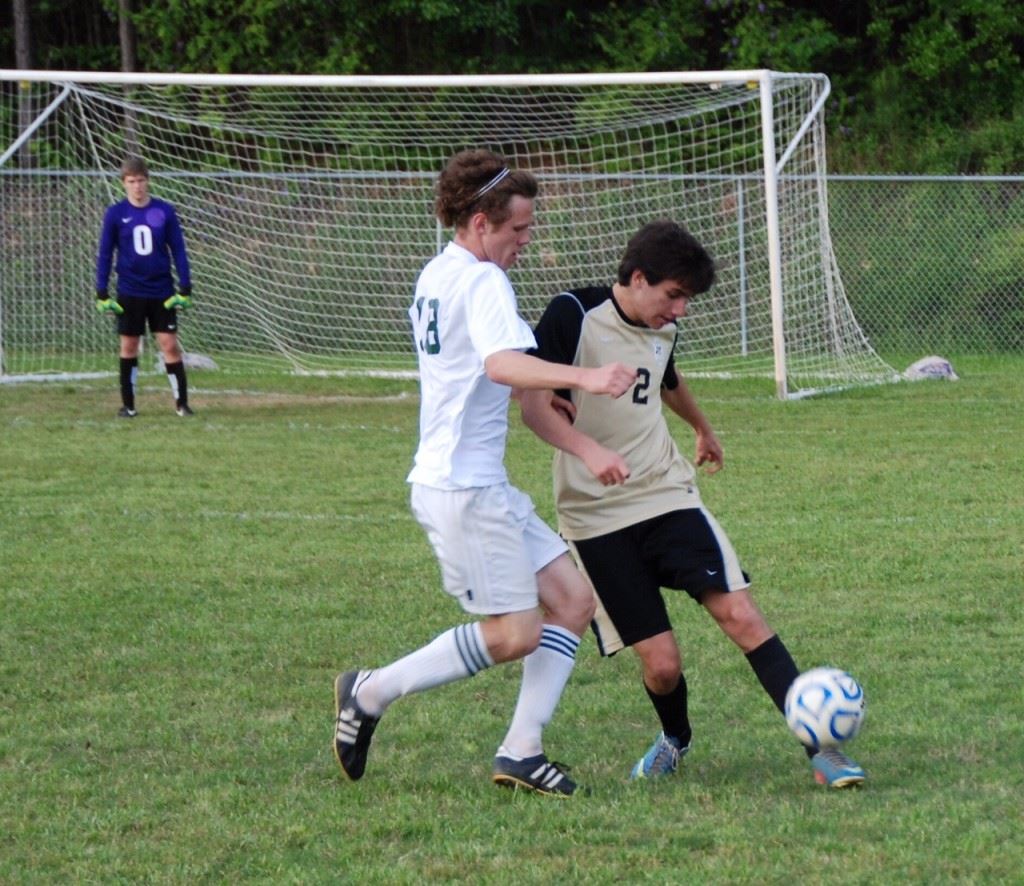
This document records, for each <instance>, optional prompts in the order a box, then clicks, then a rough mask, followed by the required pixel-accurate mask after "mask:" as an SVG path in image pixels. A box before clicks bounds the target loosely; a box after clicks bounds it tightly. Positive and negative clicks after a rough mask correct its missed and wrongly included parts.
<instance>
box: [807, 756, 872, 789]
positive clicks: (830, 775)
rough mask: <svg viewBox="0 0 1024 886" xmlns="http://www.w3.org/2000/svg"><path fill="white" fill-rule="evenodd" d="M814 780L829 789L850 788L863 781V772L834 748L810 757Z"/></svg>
mask: <svg viewBox="0 0 1024 886" xmlns="http://www.w3.org/2000/svg"><path fill="white" fill-rule="evenodd" d="M811 766H813V767H814V780H815V781H816V782H818V784H823V785H827V786H828V787H830V788H852V787H856V786H858V785H859V784H861V783H862V782H863V781H864V770H863V769H861V768H860V766H858V765H857V764H856V763H854V762H853V760H851V759H850V758H849V757H847V756H846V754H844V753H843V752H842V751H840V750H838V749H836V748H822V749H821V750H820V751H818V753H816V754H815V755H814V756H813V757H811Z"/></svg>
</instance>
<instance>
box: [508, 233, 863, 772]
mask: <svg viewBox="0 0 1024 886" xmlns="http://www.w3.org/2000/svg"><path fill="white" fill-rule="evenodd" d="M714 275H715V270H714V264H713V262H712V259H711V257H710V256H709V255H708V253H707V251H706V250H705V249H704V248H703V247H702V246H701V245H700V243H698V242H697V240H696V239H695V238H694V237H693V236H692V235H690V234H689V233H688V232H687V231H686V230H685V229H684V228H682V227H681V226H680V225H677V224H675V223H674V222H671V221H658V222H652V223H651V224H648V225H645V226H644V227H643V228H641V229H640V231H639V232H638V233H637V234H636V235H634V237H633V238H632V239H631V240H630V241H629V244H628V245H627V247H626V252H625V255H624V256H623V259H622V261H621V263H620V265H619V268H618V275H617V279H616V281H615V283H614V284H613V285H611V286H589V287H584V288H579V289H575V290H573V291H571V292H563V293H562V294H560V295H558V296H556V297H555V298H554V299H552V301H551V302H550V304H549V305H548V307H547V310H546V311H545V312H544V314H543V316H542V317H541V318H540V321H539V323H538V324H537V328H536V330H535V331H534V335H535V337H536V339H537V344H538V348H537V350H536V351H535V352H533V353H535V354H536V356H538V357H541V358H542V359H544V360H550V361H552V362H555V363H566V364H568V365H570V366H573V365H575V366H588V365H598V364H600V363H605V362H608V361H612V360H618V361H622V362H623V363H627V364H629V365H631V366H637V367H638V368H637V380H636V384H635V385H634V386H633V390H632V392H631V393H627V394H626V395H625V396H623V397H620V398H618V399H611V398H609V397H593V396H591V395H590V394H588V393H586V392H585V391H578V390H577V391H571V392H570V391H568V390H566V391H558V392H557V393H558V394H560V395H561V397H562V398H564V399H563V400H559V399H557V398H555V397H554V396H553V393H552V391H541V390H529V391H523V392H522V394H521V398H520V403H521V407H522V412H523V419H524V421H525V422H526V424H527V425H528V426H529V427H530V428H531V429H532V430H533V431H534V432H535V433H536V434H537V435H538V436H539V437H541V438H542V439H543V440H545V441H547V442H548V443H550V444H552V445H553V446H555V447H556V448H557V449H558V450H560V451H558V452H557V453H556V454H555V465H554V481H555V499H556V504H557V508H558V522H559V527H558V528H559V531H560V532H561V534H562V536H563V538H565V539H566V540H567V541H569V544H570V545H571V546H572V547H573V548H574V551H575V553H576V557H577V560H578V561H579V562H580V564H581V565H582V566H583V568H584V569H585V571H586V572H587V574H588V576H589V577H590V579H591V581H592V582H593V585H594V589H595V591H596V592H597V597H598V606H597V614H596V615H595V617H594V621H593V629H594V633H595V634H596V635H597V642H598V646H599V647H600V650H601V654H602V655H614V654H615V653H616V652H618V651H619V650H621V649H623V648H624V647H626V646H632V647H633V649H634V650H635V651H636V653H637V655H638V656H639V658H640V663H641V669H642V673H643V684H644V689H645V690H646V694H647V696H648V697H649V698H650V700H651V704H652V705H653V706H654V710H655V712H656V714H657V717H658V720H659V721H660V725H661V731H660V732H659V734H658V736H657V737H656V738H655V740H654V743H653V744H652V745H651V747H650V748H649V749H648V750H647V752H646V753H645V754H644V755H643V756H642V757H641V758H640V759H639V760H638V761H637V762H636V764H635V765H634V766H633V769H632V773H631V775H632V777H633V778H654V777H659V776H665V775H670V774H671V773H673V772H675V771H676V768H677V767H678V764H679V759H680V757H682V756H683V755H684V754H685V753H686V752H687V751H688V750H689V749H690V739H691V735H692V730H691V727H690V720H689V714H688V712H687V684H686V678H685V677H684V676H683V671H682V657H681V655H680V652H679V646H678V644H677V642H676V639H675V635H674V633H673V631H672V624H671V623H670V621H669V615H668V611H667V609H666V606H665V600H664V598H663V596H662V592H661V588H663V587H666V588H673V589H678V590H683V591H686V592H687V593H688V594H689V595H690V597H692V598H693V600H695V601H696V602H697V603H700V604H701V605H703V607H704V609H706V610H707V611H708V613H709V614H710V615H711V616H712V618H714V620H715V622H716V623H717V624H718V625H719V627H720V628H721V629H722V631H723V632H724V633H725V634H726V636H728V637H729V639H730V640H732V641H733V643H735V644H736V645H737V646H738V647H739V648H740V650H741V651H742V652H743V653H744V654H745V656H746V659H747V662H748V664H749V665H750V667H751V669H752V670H753V671H754V673H755V675H756V676H757V678H758V680H759V682H760V683H761V685H762V686H763V687H764V690H765V692H766V693H767V694H768V696H769V697H770V698H771V700H772V701H773V702H774V704H775V706H776V707H777V708H778V709H779V710H780V711H781V710H782V709H783V705H784V702H785V698H786V690H787V689H788V688H789V685H790V684H791V683H792V682H793V680H794V679H795V678H796V676H797V667H796V665H795V664H794V662H793V659H792V657H791V656H790V653H789V651H788V649H787V648H786V646H785V644H784V643H783V642H782V640H781V639H780V638H779V636H778V634H776V633H775V632H774V631H773V630H772V629H771V628H770V627H769V625H768V623H767V622H766V620H765V617H764V616H763V615H762V614H761V611H760V609H759V608H758V606H757V604H756V603H755V602H754V599H753V597H752V595H751V593H750V590H749V588H750V580H749V578H748V577H747V575H746V573H745V572H744V571H743V570H742V568H741V567H740V563H739V560H738V559H737V557H736V554H735V552H734V551H733V548H732V545H731V544H730V543H729V539H728V538H727V537H726V535H725V533H724V532H723V531H722V528H721V527H720V526H719V525H718V523H717V522H716V521H715V519H714V517H712V515H711V514H710V513H709V512H708V511H707V509H706V508H705V507H704V506H703V504H702V502H701V498H700V493H699V491H698V489H697V482H696V472H695V469H694V465H693V464H692V463H691V462H690V461H689V460H688V459H686V458H684V457H683V456H682V455H681V454H680V452H679V450H678V449H677V448H676V444H675V441H674V440H673V438H672V434H671V432H670V430H669V427H668V424H667V423H666V421H665V416H664V414H663V409H662V407H663V406H666V407H668V410H670V411H671V412H673V413H675V414H676V415H677V416H678V417H679V418H681V419H682V420H683V421H684V422H686V424H688V425H689V426H690V427H691V428H692V429H693V431H694V433H695V435H696V455H695V458H694V462H695V463H696V464H697V465H701V464H707V465H708V468H709V470H710V471H711V472H714V471H716V470H718V469H719V468H720V467H721V466H722V447H721V445H720V443H719V442H718V438H717V437H716V436H715V432H714V430H713V429H712V427H711V424H710V423H709V422H708V420H707V418H706V417H705V416H704V413H703V412H702V411H701V409H700V407H699V406H698V405H697V402H696V400H695V399H694V397H693V395H692V394H691V393H690V391H689V388H688V387H687V385H686V382H685V381H684V379H683V378H682V376H681V375H680V374H679V372H678V371H677V370H676V367H675V363H674V360H673V352H674V350H675V345H676V340H677V337H678V335H679V330H678V329H677V326H676V322H677V321H678V320H680V319H681V318H682V317H684V316H685V315H686V311H687V308H688V306H689V303H690V300H691V299H692V298H694V297H695V296H696V295H698V294H699V293H701V292H705V291H707V290H708V289H709V288H710V287H711V284H712V282H713V281H714ZM570 398H571V403H572V406H571V407H569V406H568V404H566V403H565V400H569V399H570ZM573 413H574V414H575V419H574V420H572V421H570V419H569V417H568V416H569V415H570V414H573ZM610 452H611V453H619V454H621V456H622V457H623V458H624V459H625V461H626V464H627V465H628V468H629V474H628V476H627V477H626V479H625V481H624V482H620V478H619V477H618V476H616V475H615V474H613V473H610V472H609V471H608V468H607V466H606V465H607V464H608V463H609V460H608V453H610ZM807 754H808V757H809V758H810V761H811V767H812V769H813V772H814V775H815V778H816V780H817V781H818V782H819V783H821V784H825V785H828V786H830V787H833V788H843V787H850V786H853V785H857V784H859V783H860V782H862V781H863V780H864V772H863V770H862V769H861V768H860V766H858V765H857V764H856V763H854V762H853V760H851V759H850V758H849V757H847V756H846V755H845V754H843V753H841V752H840V751H839V750H837V749H834V748H833V749H825V750H822V751H819V752H817V753H815V751H814V749H813V748H808V749H807Z"/></svg>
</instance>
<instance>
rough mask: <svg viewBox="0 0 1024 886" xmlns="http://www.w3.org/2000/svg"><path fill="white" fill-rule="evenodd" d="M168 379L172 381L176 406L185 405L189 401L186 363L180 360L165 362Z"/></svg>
mask: <svg viewBox="0 0 1024 886" xmlns="http://www.w3.org/2000/svg"><path fill="white" fill-rule="evenodd" d="M164 369H166V370H167V380H168V381H169V382H170V383H171V390H172V391H173V392H174V404H175V406H184V405H186V404H187V403H188V383H187V382H186V381H185V363H184V362H183V361H182V360H179V361H178V362H177V363H165V364H164Z"/></svg>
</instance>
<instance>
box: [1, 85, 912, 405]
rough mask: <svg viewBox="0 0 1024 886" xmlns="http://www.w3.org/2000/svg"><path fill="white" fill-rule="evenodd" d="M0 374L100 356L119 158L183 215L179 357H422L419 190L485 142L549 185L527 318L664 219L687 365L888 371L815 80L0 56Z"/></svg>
mask: <svg viewBox="0 0 1024 886" xmlns="http://www.w3.org/2000/svg"><path fill="white" fill-rule="evenodd" d="M0 87H2V99H0V302H2V303H0V374H2V375H4V376H7V377H11V376H33V375H35V376H44V375H47V374H56V373H88V372H97V371H106V370H110V369H111V365H110V364H111V359H112V358H111V354H112V353H113V342H112V337H113V332H112V329H111V326H110V324H111V320H110V318H109V317H105V316H99V315H97V314H96V312H95V311H94V308H93V297H92V296H93V274H94V263H95V252H96V245H97V240H98V236H99V226H100V220H101V218H102V213H103V210H104V208H105V207H106V205H108V204H109V203H111V202H113V201H114V200H116V199H120V197H121V196H123V192H122V191H121V186H120V181H119V178H118V167H119V165H120V162H121V160H122V159H123V158H124V156H125V155H127V154H139V155H141V156H143V157H144V158H145V159H146V160H147V161H148V163H149V165H150V169H151V175H152V183H151V189H152V192H153V193H154V194H155V195H157V196H160V197H163V198H165V199H168V200H170V201H171V202H172V203H174V204H175V205H176V206H177V209H178V213H179V216H180V218H181V220H182V225H183V228H184V230H185V237H186V241H187V244H188V247H189V253H190V258H191V262H192V275H193V281H194V289H195V303H196V307H195V308H194V309H193V310H192V312H191V313H190V314H188V315H187V316H186V318H185V320H184V322H183V324H182V336H181V337H182V343H183V345H184V347H185V348H186V350H187V351H192V352H198V353H203V354H209V355H210V356H212V357H213V358H214V360H215V361H216V362H217V364H218V365H219V366H220V367H221V368H223V369H225V370H228V371H230V370H231V369H234V368H239V369H245V370H246V371H253V370H257V369H266V370H268V371H282V370H283V371H290V372H304V373H315V372H346V371H349V372H367V373H370V372H406V371H408V372H411V371H413V370H414V367H415V361H414V355H413V348H412V344H411V338H410V332H409V328H408V321H407V316H406V311H407V308H408V305H409V302H410V300H411V296H412V291H413V285H414V282H415V279H416V276H417V274H418V272H419V270H420V268H421V267H422V265H423V264H424V263H425V262H426V260H427V259H428V258H429V257H430V256H431V255H432V254H433V253H435V252H436V251H437V250H439V249H440V248H442V247H443V245H444V242H445V240H446V238H447V236H448V232H446V231H444V230H441V229H440V228H439V226H438V224H437V222H436V220H435V219H434V215H433V187H434V183H435V181H436V178H437V175H438V173H439V172H440V170H441V168H442V166H443V164H444V163H445V161H446V160H447V159H448V157H449V156H450V155H451V154H453V153H454V152H455V151H457V150H460V149H462V148H465V147H488V148H491V149H493V150H496V151H498V152H500V153H501V154H503V155H505V156H506V157H507V158H508V159H509V161H510V163H511V164H513V165H515V166H518V167H522V168H525V169H529V170H530V171H531V172H533V173H534V174H535V175H536V176H537V177H538V179H539V180H540V184H541V192H540V195H539V199H538V204H537V216H538V226H537V230H536V234H535V236H534V241H533V243H532V244H531V247H530V248H529V249H528V250H527V251H526V252H525V254H524V257H523V258H522V259H521V260H520V262H519V264H517V265H516V266H515V268H513V269H512V272H511V276H512V278H513V283H514V285H515V287H516V291H517V293H518V294H519V298H520V308H521V310H522V312H523V313H524V315H525V316H526V317H527V318H528V319H529V320H531V321H533V320H535V319H536V318H537V317H538V316H539V315H540V312H541V310H542V309H543V307H544V305H545V304H546V303H547V301H548V299H550V298H551V297H552V296H553V295H555V294H556V293H558V292H559V291H561V290H562V289H564V288H566V287H569V286H575V285H580V284H588V283H596V282H610V281H611V279H612V278H613V277H614V274H615V270H616V267H617V264H618V260H619V257H620V255H621V253H622V250H623V248H624V245H625V243H626V240H627V239H628V238H629V236H630V235H631V234H632V233H633V232H634V231H635V230H637V229H638V228H639V227H640V226H641V225H642V224H644V223H645V222H647V221H650V220H651V219H654V218H659V217H670V218H672V219H675V220H677V221H679V222H682V223H683V224H685V225H686V226H687V227H689V228H690V229H691V230H692V231H693V232H694V233H695V234H696V235H697V236H698V237H699V238H700V239H701V240H702V241H703V242H704V243H705V245H707V247H708V248H709V250H710V251H711V252H712V254H713V255H714V257H715V260H716V263H717V266H718V281H717V283H716V285H715V287H714V288H713V289H712V290H711V292H709V293H707V294H706V295H703V296H701V297H700V298H699V299H696V300H695V301H694V303H693V305H692V307H691V315H690V317H689V318H688V319H687V320H686V321H685V324H684V327H683V329H684V332H683V335H682V336H681V345H680V353H679V355H678V360H679V363H680V365H681V367H682V368H683V371H684V372H686V373H687V374H691V375H698V374H706V373H714V374H727V375H731V376H763V377H765V378H768V379H774V383H775V388H776V391H777V393H778V395H779V396H780V397H794V396H803V395H806V394H807V393H812V392H816V391H820V390H823V389H829V388H834V387H845V386H849V385H857V384H866V383H873V382H878V381H882V380H889V379H892V378H894V377H895V376H896V373H895V370H893V369H892V368H891V367H890V366H888V365H886V363H885V362H884V361H883V360H881V359H880V358H879V357H878V355H877V354H876V353H875V351H874V350H873V348H872V347H871V345H870V343H869V342H868V341H867V340H866V338H865V336H864V334H863V332H862V330H861V328H860V326H859V325H858V323H857V320H856V318H855V317H854V315H853V312H852V311H851V309H850V305H849V303H848V301H847V299H846V296H845V293H844V291H843V286H842V282H841V279H840V276H839V272H838V269H837V266H836V261H835V257H834V256H833V253H832V247H831V240H830V236H829V220H828V200H827V193H826V182H825V141H824V136H825V130H824V122H823V109H824V104H825V99H826V97H827V96H828V94H829V82H828V78H827V77H826V76H824V75H822V74H790V73H778V72H772V71H764V70H756V71H728V72H726V71H721V72H701V73H662V74H607V75H602V74H594V75H587V74H579V75H560V76H555V75H551V76H532V75H517V76H476V77H470V76H436V77H435V76H426V77H425V76H419V77H397V76H396V77H390V76H389V77H373V76H346V77H306V76H234V75H184V74H182V75H175V74H161V75H157V74H120V75H119V74H99V73H80V72H57V71H48V72H43V71H0Z"/></svg>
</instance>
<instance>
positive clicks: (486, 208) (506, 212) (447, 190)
mask: <svg viewBox="0 0 1024 886" xmlns="http://www.w3.org/2000/svg"><path fill="white" fill-rule="evenodd" d="M505 170H508V171H507V172H506V173H505V175H504V176H503V177H501V178H500V179H499V180H498V181H495V178H497V177H499V176H501V174H502V172H503V171H505ZM516 195H518V196H521V197H527V198H528V199H530V200H532V199H533V198H534V197H536V196H537V180H536V179H535V178H534V177H533V176H532V175H531V174H530V173H528V172H524V171H522V170H519V169H509V168H508V164H507V163H506V162H505V160H504V159H503V158H502V157H500V156H499V155H498V154H495V153H494V152H493V151H488V150H483V149H472V150H467V151H460V152H459V153H458V154H456V155H455V156H454V157H452V158H451V160H449V161H448V163H447V165H446V166H445V168H444V171H443V172H442V173H441V177H440V178H439V179H438V182H437V196H436V199H435V201H434V208H435V211H436V213H437V217H438V218H439V219H440V220H441V224H443V225H445V226H446V227H451V226H454V227H456V228H461V227H465V226H466V225H467V224H469V220H470V218H471V217H472V216H473V215H474V213H477V212H482V213H484V214H485V215H486V216H487V219H488V221H490V222H492V223H493V224H496V225H500V224H501V223H502V222H503V221H505V220H506V219H507V218H508V217H509V216H510V215H511V214H512V213H511V210H510V209H509V203H510V202H511V200H512V198H513V197H514V196H516Z"/></svg>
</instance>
